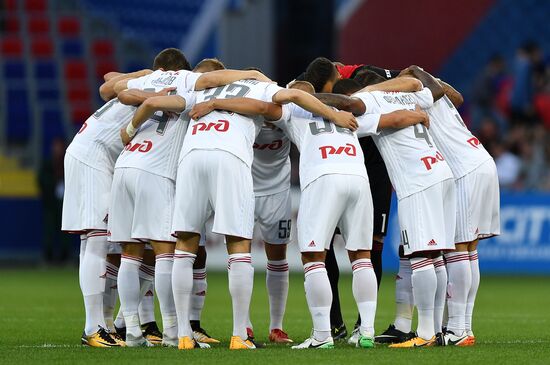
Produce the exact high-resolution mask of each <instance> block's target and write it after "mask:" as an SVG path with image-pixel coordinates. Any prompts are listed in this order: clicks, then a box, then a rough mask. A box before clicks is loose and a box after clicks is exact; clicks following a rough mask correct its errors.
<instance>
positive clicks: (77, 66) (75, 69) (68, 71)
mask: <svg viewBox="0 0 550 365" xmlns="http://www.w3.org/2000/svg"><path fill="white" fill-rule="evenodd" d="M65 78H67V79H68V80H69V81H72V80H85V79H86V63H84V62H83V61H67V63H65Z"/></svg>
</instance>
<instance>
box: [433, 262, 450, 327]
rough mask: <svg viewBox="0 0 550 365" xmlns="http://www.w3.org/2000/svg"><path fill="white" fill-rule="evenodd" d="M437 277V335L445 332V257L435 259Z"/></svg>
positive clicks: (435, 312)
mask: <svg viewBox="0 0 550 365" xmlns="http://www.w3.org/2000/svg"><path fill="white" fill-rule="evenodd" d="M433 263H434V267H435V275H436V277H437V290H436V292H435V305H434V330H435V333H436V335H438V334H441V333H442V332H443V313H444V312H445V302H446V299H447V268H446V267H445V260H444V259H443V255H437V256H436V257H435V258H434V259H433Z"/></svg>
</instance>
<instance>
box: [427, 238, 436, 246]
mask: <svg viewBox="0 0 550 365" xmlns="http://www.w3.org/2000/svg"><path fill="white" fill-rule="evenodd" d="M428 246H437V242H435V240H434V239H433V238H432V239H431V240H430V242H428Z"/></svg>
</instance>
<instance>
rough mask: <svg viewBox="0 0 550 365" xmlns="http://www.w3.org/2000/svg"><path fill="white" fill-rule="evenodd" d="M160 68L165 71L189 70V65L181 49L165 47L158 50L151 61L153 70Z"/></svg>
mask: <svg viewBox="0 0 550 365" xmlns="http://www.w3.org/2000/svg"><path fill="white" fill-rule="evenodd" d="M160 68H162V69H163V70H165V71H177V70H187V71H190V70H191V65H190V64H189V61H187V58H185V55H184V54H183V52H182V51H180V50H179V49H177V48H166V49H163V50H162V51H160V52H159V54H158V55H157V56H156V57H155V61H153V70H158V69H160Z"/></svg>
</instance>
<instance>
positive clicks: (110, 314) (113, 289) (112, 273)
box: [103, 243, 120, 333]
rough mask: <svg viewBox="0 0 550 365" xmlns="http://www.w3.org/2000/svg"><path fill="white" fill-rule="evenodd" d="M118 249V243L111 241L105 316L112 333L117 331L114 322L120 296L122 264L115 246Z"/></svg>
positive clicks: (104, 296) (108, 256) (104, 301)
mask: <svg viewBox="0 0 550 365" xmlns="http://www.w3.org/2000/svg"><path fill="white" fill-rule="evenodd" d="M115 245H116V246H117V249H120V247H119V246H118V245H117V244H114V243H111V244H110V247H109V254H108V255H107V278H106V281H105V294H104V295H103V316H104V317H105V324H106V325H107V329H108V330H109V331H110V332H111V333H116V328H115V324H114V314H115V306H116V301H117V298H118V287H117V285H118V284H117V282H118V268H119V266H120V253H114V252H115V251H114V249H115V248H114V246H115Z"/></svg>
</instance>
